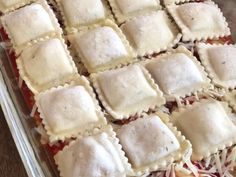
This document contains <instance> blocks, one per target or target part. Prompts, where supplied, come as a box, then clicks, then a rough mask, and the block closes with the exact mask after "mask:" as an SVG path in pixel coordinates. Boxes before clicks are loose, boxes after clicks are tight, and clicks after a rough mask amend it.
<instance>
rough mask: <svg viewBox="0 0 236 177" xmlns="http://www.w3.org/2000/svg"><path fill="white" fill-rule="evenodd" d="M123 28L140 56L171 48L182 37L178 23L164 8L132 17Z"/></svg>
mask: <svg viewBox="0 0 236 177" xmlns="http://www.w3.org/2000/svg"><path fill="white" fill-rule="evenodd" d="M121 29H122V30H123V32H124V34H125V35H126V37H127V39H128V40H129V42H130V44H131V46H132V47H133V48H134V50H135V51H136V52H137V54H138V55H139V56H144V55H148V54H152V53H158V52H160V51H163V50H166V49H167V48H171V47H173V46H174V45H175V44H176V43H178V42H179V40H180V38H181V34H180V33H179V31H178V29H177V27H176V25H175V24H174V23H173V22H171V20H170V19H169V17H168V15H167V13H166V12H165V11H162V10H161V11H158V12H155V13H150V14H146V15H142V16H138V17H135V18H133V19H130V20H128V21H127V22H126V23H124V24H123V25H122V26H121Z"/></svg>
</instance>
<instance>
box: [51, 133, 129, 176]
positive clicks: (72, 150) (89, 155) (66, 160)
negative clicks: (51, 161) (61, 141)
mask: <svg viewBox="0 0 236 177" xmlns="http://www.w3.org/2000/svg"><path fill="white" fill-rule="evenodd" d="M110 134H111V132H102V133H99V134H97V135H91V136H87V137H82V138H79V139H77V140H76V141H75V142H72V143H71V144H70V145H69V146H67V147H65V148H64V149H63V150H62V151H61V152H59V153H58V154H56V155H55V157H54V158H55V161H56V164H57V165H58V169H59V171H60V175H61V177H111V176H112V177H126V168H127V165H126V164H127V161H126V160H127V159H125V157H124V156H123V152H122V150H121V149H120V145H118V143H117V139H116V138H115V136H114V133H113V134H111V135H110Z"/></svg>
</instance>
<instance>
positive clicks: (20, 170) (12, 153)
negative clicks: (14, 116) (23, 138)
mask: <svg viewBox="0 0 236 177" xmlns="http://www.w3.org/2000/svg"><path fill="white" fill-rule="evenodd" d="M0 176H1V177H27V174H26V171H25V169H24V166H23V164H22V161H21V159H20V156H19V153H18V151H17V149H16V146H15V143H14V141H13V139H12V136H11V133H10V130H9V128H8V125H7V123H6V121H5V118H4V115H3V113H2V110H1V107H0Z"/></svg>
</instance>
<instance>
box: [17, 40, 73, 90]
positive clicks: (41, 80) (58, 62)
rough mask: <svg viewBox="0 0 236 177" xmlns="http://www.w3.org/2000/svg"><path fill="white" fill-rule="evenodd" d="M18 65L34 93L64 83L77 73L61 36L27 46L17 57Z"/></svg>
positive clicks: (23, 77)
mask: <svg viewBox="0 0 236 177" xmlns="http://www.w3.org/2000/svg"><path fill="white" fill-rule="evenodd" d="M17 67H18V69H19V72H20V75H21V77H22V79H23V80H25V81H26V84H27V86H28V87H29V89H30V90H31V91H32V92H33V93H38V92H41V91H43V90H46V89H49V88H50V87H53V86H58V85H60V84H64V83H65V82H66V81H70V80H71V79H73V77H74V75H76V73H77V69H76V67H75V63H74V62H73V60H72V58H71V56H70V55H69V52H68V50H67V48H66V45H65V44H64V42H63V41H62V40H61V39H59V38H54V39H49V40H48V41H43V42H40V43H38V44H34V45H32V46H30V47H28V48H25V49H24V50H23V51H22V53H21V55H20V57H19V58H18V59H17Z"/></svg>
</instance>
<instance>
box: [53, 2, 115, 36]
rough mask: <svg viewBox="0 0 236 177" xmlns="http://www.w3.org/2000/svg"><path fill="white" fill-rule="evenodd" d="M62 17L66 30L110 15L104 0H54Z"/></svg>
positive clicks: (69, 30) (98, 20)
mask: <svg viewBox="0 0 236 177" xmlns="http://www.w3.org/2000/svg"><path fill="white" fill-rule="evenodd" d="M56 1H57V4H58V6H59V8H60V11H61V14H62V16H63V19H64V23H65V26H66V30H67V31H68V32H73V31H75V30H76V29H77V28H78V27H81V26H85V25H90V24H93V23H97V22H100V21H101V20H104V19H106V18H109V17H110V16H111V12H110V11H109V8H108V4H107V2H106V1H105V0H56Z"/></svg>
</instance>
